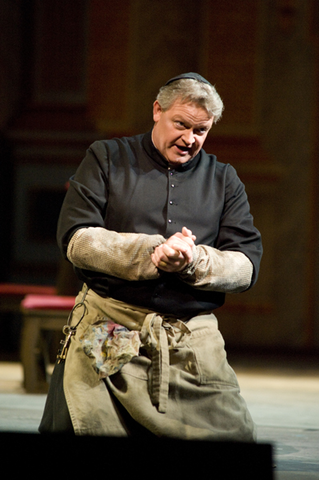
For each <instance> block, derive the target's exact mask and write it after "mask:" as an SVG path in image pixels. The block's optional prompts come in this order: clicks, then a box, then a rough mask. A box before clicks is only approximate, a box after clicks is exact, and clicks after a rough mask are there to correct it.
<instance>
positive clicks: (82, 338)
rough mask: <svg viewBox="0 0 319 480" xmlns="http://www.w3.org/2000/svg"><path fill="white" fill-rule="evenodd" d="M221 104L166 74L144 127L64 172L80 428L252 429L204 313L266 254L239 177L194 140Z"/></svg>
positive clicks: (210, 436) (61, 239) (239, 287)
mask: <svg viewBox="0 0 319 480" xmlns="http://www.w3.org/2000/svg"><path fill="white" fill-rule="evenodd" d="M222 110H223V103H222V101H221V99H220V97H219V95H218V93H217V92H216V90H215V88H214V87H213V86H212V85H211V84H210V83H209V82H208V81H207V80H206V79H204V78H203V77H202V76H200V75H198V74H196V73H192V72H191V73H186V74H182V75H179V76H178V77H174V78H173V79H171V80H169V81H168V82H167V83H166V85H164V87H162V88H161V89H160V91H159V94H158V96H157V99H156V101H155V102H154V105H153V118H154V127H153V129H152V131H151V132H148V133H146V134H143V135H138V136H134V137H129V138H120V139H113V140H106V141H97V142H95V143H93V145H91V147H90V148H89V149H88V151H87V154H86V157H85V158H84V160H83V162H82V163H81V165H80V167H79V168H78V170H77V172H76V174H75V176H74V177H73V178H72V179H71V180H70V187H69V189H68V192H67V195H66V198H65V201H64V204H63V206H62V210H61V215H60V219H59V224H58V243H59V245H60V248H61V250H62V252H63V254H64V255H65V256H66V257H67V258H68V259H69V261H70V262H71V263H73V265H74V266H75V271H76V273H77V275H78V277H79V278H80V279H81V280H83V282H84V286H83V289H82V291H81V292H80V293H79V295H78V297H77V299H76V308H75V309H74V311H73V317H72V319H71V324H72V326H73V330H72V331H71V333H70V329H68V330H67V333H70V335H69V340H70V342H69V343H68V345H66V346H67V347H68V349H64V351H63V355H62V356H61V359H62V361H64V357H65V355H64V353H65V352H66V351H67V350H68V351H67V355H66V359H65V370H64V383H63V392H64V395H65V400H66V405H67V412H68V415H69V418H70V419H71V423H70V424H69V426H70V428H71V429H72V431H74V432H75V434H78V435H84V434H89V435H109V436H115V435H120V436H121V435H122V436H127V435H149V434H152V435H155V436H161V437H170V438H179V439H190V440H194V439H201V440H214V439H218V440H239V441H253V440H254V439H255V428H254V424H253V421H252V419H251V417H250V414H249V412H248V411H247V407H246V404H245V402H244V400H243V399H242V397H241V396H240V394H239V387H238V383H237V379H236V376H235V373H234V372H233V370H232V369H231V367H230V366H229V365H228V363H227V360H226V353H225V350H224V342H223V339H222V336H221V334H220V332H219V330H218V327H217V320H216V317H215V316H214V314H213V311H214V310H215V309H217V308H218V307H220V306H221V305H222V304H223V303H224V299H225V293H237V292H242V291H244V290H247V289H248V288H250V287H251V286H252V285H253V284H254V283H255V282H256V279H257V275H258V270H259V263H260V259H261V255H262V246H261V240H260V234H259V232H258V231H257V230H256V228H255V227H254V226H253V219H252V216H251V215H250V212H249V204H248V201H247V196H246V194H245V190H244V186H243V184H242V183H241V181H240V180H239V178H238V177H237V175H236V172H235V170H234V169H233V168H232V167H231V166H230V165H225V164H221V163H219V162H217V160H216V157H215V156H214V155H208V154H206V152H205V151H204V150H203V148H202V147H203V144H204V142H205V139H206V137H207V134H208V132H209V130H210V129H211V127H212V125H213V123H215V122H217V121H218V119H219V118H220V117H221V114H222ZM49 396H50V395H49ZM62 410H63V409H61V410H60V413H61V414H62ZM68 415H67V416H68ZM45 417H46V414H45ZM52 422H53V424H55V425H58V424H59V425H60V426H59V427H57V428H56V430H63V429H64V427H63V425H62V426H61V422H59V419H58V416H57V417H55V418H54V419H53V420H52ZM54 428H55V427H49V429H52V430H54ZM66 428H67V427H66V426H65V429H66ZM45 429H46V427H43V426H42V430H43V431H44V430H45ZM40 430H41V429H40Z"/></svg>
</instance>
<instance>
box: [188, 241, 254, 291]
mask: <svg viewBox="0 0 319 480" xmlns="http://www.w3.org/2000/svg"><path fill="white" fill-rule="evenodd" d="M252 273H253V265H252V263H251V261H250V260H249V258H248V257H246V255H244V254H243V253H241V252H233V251H228V250H227V251H224V252H222V251H220V250H217V249H216V248H213V247H208V246H206V245H197V246H195V247H194V260H193V262H191V263H190V264H189V265H187V267H186V268H185V269H184V270H182V272H180V273H179V276H180V278H181V280H183V281H184V282H185V283H188V284H189V285H192V286H193V287H195V288H199V289H200V290H214V291H215V292H225V293H239V292H242V291H244V290H246V289H247V288H248V287H249V285H250V283H251V278H252Z"/></svg>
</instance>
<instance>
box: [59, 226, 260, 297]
mask: <svg viewBox="0 0 319 480" xmlns="http://www.w3.org/2000/svg"><path fill="white" fill-rule="evenodd" d="M164 242H165V238H164V237H162V236H161V235H146V234H139V233H117V232H114V231H110V230H106V229H105V228H101V227H89V228H83V229H79V230H77V231H76V232H75V234H74V235H73V237H72V238H71V240H70V242H69V246H68V251H67V256H68V259H69V260H70V262H71V263H73V264H74V265H75V266H76V267H79V268H85V269H87V270H93V271H97V272H103V273H106V274H108V275H112V276H115V277H118V278H122V279H124V280H153V279H156V278H158V277H159V275H160V274H159V271H158V269H157V268H156V267H155V265H154V264H153V262H152V260H151V253H153V251H154V249H155V248H156V247H157V246H158V245H161V244H162V243H164ZM193 254H194V260H193V261H192V262H191V263H190V264H189V265H188V266H187V267H186V268H185V269H184V270H183V271H182V272H179V273H177V274H176V275H178V276H179V278H180V279H181V280H182V281H184V282H185V283H188V284H190V285H192V286H193V287H195V288H199V289H201V290H212V291H217V292H225V293H239V292H242V291H244V290H246V289H247V288H248V287H249V285H250V282H251V277H252V272H253V266H252V263H251V262H250V260H249V259H248V258H247V257H246V255H244V254H243V253H241V252H233V251H225V252H221V251H219V250H217V249H216V248H213V247H209V246H205V245H197V246H194V247H193Z"/></svg>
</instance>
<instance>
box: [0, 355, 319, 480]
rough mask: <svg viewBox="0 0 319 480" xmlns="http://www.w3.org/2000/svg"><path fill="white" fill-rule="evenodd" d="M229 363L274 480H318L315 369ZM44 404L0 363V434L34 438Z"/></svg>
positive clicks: (13, 368) (15, 369)
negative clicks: (266, 446) (269, 454)
mask: <svg viewBox="0 0 319 480" xmlns="http://www.w3.org/2000/svg"><path fill="white" fill-rule="evenodd" d="M230 363H231V364H232V366H233V368H234V369H235V371H236V373H237V376H238V380H239V383H240V386H241V391H242V395H243V397H244V398H245V400H246V402H247V404H248V406H249V409H250V412H251V414H252V416H253V418H254V420H255V422H256V424H257V427H258V441H259V442H260V443H271V444H272V445H273V447H274V462H275V464H276V469H275V470H274V479H275V480H297V479H298V480H315V479H316V480H318V479H319V365H316V364H313V363H312V364H309V363H303V364H300V363H298V362H291V361H288V362H285V361H283V362H281V361H280V362H278V360H277V361H272V360H271V359H270V360H268V359H267V360H266V359H261V358H259V359H258V360H257V361H255V359H253V358H249V357H246V358H245V359H244V360H243V359H241V358H237V359H235V360H234V361H232V362H230ZM45 398H46V397H45V395H42V394H41V395H40V394H39V395H30V394H25V392H24V390H23V387H22V367H21V365H20V363H18V362H11V363H10V362H0V431H1V432H23V433H36V432H37V429H38V425H39V422H40V418H41V415H42V411H43V408H44V403H45ZM256 480H257V479H256Z"/></svg>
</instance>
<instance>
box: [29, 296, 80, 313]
mask: <svg viewBox="0 0 319 480" xmlns="http://www.w3.org/2000/svg"><path fill="white" fill-rule="evenodd" d="M74 300H75V297H69V296H62V295H32V294H30V295H26V297H25V298H24V299H23V300H22V302H21V306H22V307H23V308H25V309H30V310H72V308H73V307H74Z"/></svg>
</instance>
